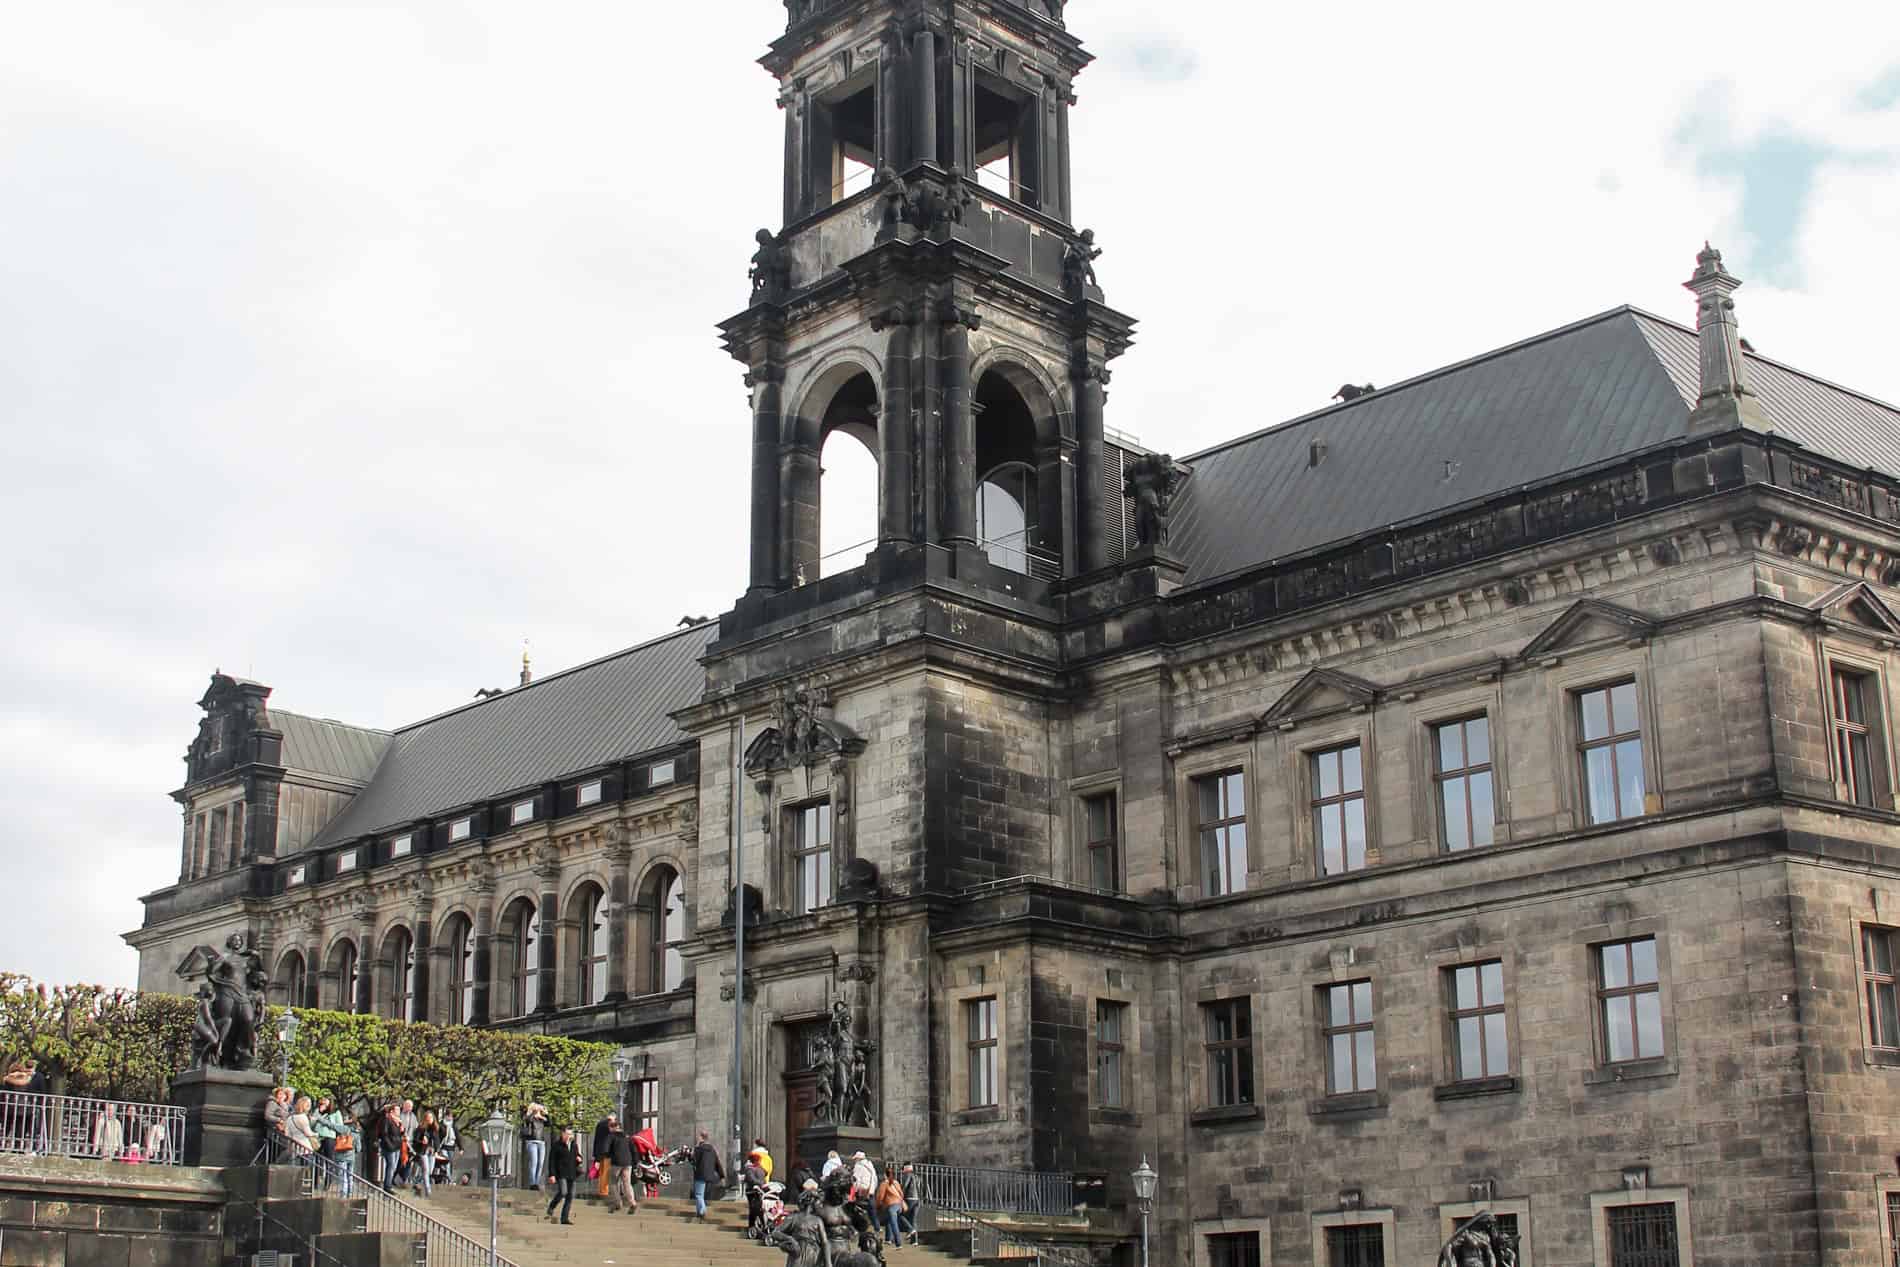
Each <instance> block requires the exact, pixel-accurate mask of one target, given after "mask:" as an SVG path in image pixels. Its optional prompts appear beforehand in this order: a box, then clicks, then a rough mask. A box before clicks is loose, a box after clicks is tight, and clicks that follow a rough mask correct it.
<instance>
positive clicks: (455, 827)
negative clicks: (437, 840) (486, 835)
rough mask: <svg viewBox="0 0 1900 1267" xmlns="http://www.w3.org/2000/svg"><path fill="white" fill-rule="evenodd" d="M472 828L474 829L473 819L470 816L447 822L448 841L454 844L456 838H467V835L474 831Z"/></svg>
mask: <svg viewBox="0 0 1900 1267" xmlns="http://www.w3.org/2000/svg"><path fill="white" fill-rule="evenodd" d="M474 830H475V820H474V819H472V818H458V819H456V820H455V821H454V822H452V823H450V824H449V843H450V844H454V843H455V842H456V841H458V840H467V839H468V838H469V836H470V835H471V834H472V833H473V832H474Z"/></svg>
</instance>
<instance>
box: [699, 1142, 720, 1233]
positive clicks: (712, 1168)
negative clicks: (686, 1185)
mask: <svg viewBox="0 0 1900 1267" xmlns="http://www.w3.org/2000/svg"><path fill="white" fill-rule="evenodd" d="M725 1181H726V1167H725V1163H723V1162H721V1161H720V1160H719V1150H718V1149H717V1148H714V1147H713V1146H712V1143H711V1141H709V1140H708V1139H707V1138H706V1132H705V1131H701V1132H700V1133H699V1143H698V1144H696V1145H694V1147H693V1213H695V1214H697V1215H698V1216H699V1217H700V1218H702V1219H704V1218H705V1217H706V1193H707V1191H708V1190H709V1189H711V1187H712V1186H713V1185H714V1184H715V1183H718V1184H723V1183H725Z"/></svg>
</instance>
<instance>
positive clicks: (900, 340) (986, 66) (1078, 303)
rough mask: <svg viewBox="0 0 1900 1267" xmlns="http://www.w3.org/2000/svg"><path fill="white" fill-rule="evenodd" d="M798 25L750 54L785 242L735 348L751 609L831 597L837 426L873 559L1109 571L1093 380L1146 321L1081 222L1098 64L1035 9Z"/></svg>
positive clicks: (1108, 512)
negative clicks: (755, 63) (742, 368)
mask: <svg viewBox="0 0 1900 1267" xmlns="http://www.w3.org/2000/svg"><path fill="white" fill-rule="evenodd" d="M789 10H790V22H789V25H788V28H787V30H786V33H785V34H784V36H783V37H781V38H780V39H779V40H778V41H777V42H776V43H775V44H774V45H773V46H772V50H771V52H770V53H768V54H767V55H766V56H765V58H763V59H762V60H763V64H764V66H765V67H766V68H767V69H768V70H770V71H771V72H772V73H773V74H774V75H775V76H776V77H777V78H778V81H779V84H780V94H779V104H780V105H781V107H782V108H783V110H784V114H785V157H784V162H785V195H784V219H785V223H784V227H783V228H782V229H781V230H780V231H778V232H777V233H773V232H771V231H770V230H761V231H760V233H759V238H758V246H759V250H758V252H757V254H756V255H755V257H754V260H753V270H752V281H753V290H752V302H751V305H750V306H749V307H748V308H747V309H746V311H745V312H743V313H741V314H740V315H738V316H736V317H734V318H732V319H731V320H729V321H727V322H725V323H724V325H723V326H722V327H721V329H722V331H723V333H724V335H725V341H726V346H727V347H728V348H729V349H730V350H731V352H732V354H733V356H735V357H736V358H737V359H739V360H741V361H744V362H745V364H746V367H747V371H748V373H747V381H748V383H749V384H750V386H751V388H752V415H753V448H752V531H751V582H750V589H749V593H750V594H751V595H753V596H757V595H760V594H766V593H772V592H776V591H780V590H785V589H789V588H793V587H796V586H799V585H803V584H807V583H809V582H811V581H815V580H817V579H818V575H819V544H818V517H819V506H820V500H821V497H822V495H823V494H822V489H821V475H820V464H819V453H820V448H821V446H822V445H823V443H824V441H825V439H826V437H827V436H829V435H830V434H831V433H832V432H833V431H836V430H840V429H842V430H844V431H846V432H848V433H849V434H851V435H853V436H855V437H857V438H858V439H860V440H862V441H863V442H864V443H865V445H866V447H867V448H869V449H870V450H871V451H872V453H874V454H875V455H876V458H877V465H878V493H879V496H878V503H879V513H878V529H877V540H878V542H879V544H880V545H899V544H904V545H925V546H938V547H943V548H944V549H946V550H948V551H950V552H951V553H952V554H953V555H954V556H956V557H958V558H962V559H966V560H967V559H970V558H972V557H976V558H987V559H989V560H990V561H992V562H995V563H998V564H1000V565H1001V566H1003V567H1005V568H1006V569H1009V570H1012V571H1015V572H1019V573H1020V572H1028V573H1032V574H1035V575H1038V576H1044V577H1052V576H1058V575H1060V576H1071V575H1075V574H1076V573H1078V572H1082V571H1088V570H1091V569H1094V568H1099V567H1101V566H1103V565H1104V564H1106V563H1107V562H1109V561H1110V560H1111V558H1113V557H1115V556H1116V555H1117V554H1118V553H1119V547H1120V539H1121V523H1120V514H1119V510H1120V507H1119V496H1120V491H1119V490H1120V473H1119V470H1118V469H1117V470H1114V471H1110V470H1108V469H1107V465H1106V463H1105V443H1104V434H1103V420H1102V406H1103V383H1104V382H1105V381H1106V379H1107V371H1106V368H1105V367H1106V365H1107V363H1108V361H1109V360H1110V359H1111V358H1113V357H1115V356H1116V355H1118V354H1119V353H1120V352H1121V351H1122V350H1123V349H1124V348H1125V347H1126V346H1127V345H1128V342H1129V334H1130V331H1131V329H1132V328H1133V324H1134V323H1133V322H1132V321H1131V320H1130V319H1129V318H1127V317H1125V316H1123V315H1122V314H1120V313H1118V312H1115V311H1114V310H1113V309H1111V308H1109V307H1107V306H1106V305H1105V304H1104V303H1103V302H1102V293H1101V291H1100V289H1099V288H1097V286H1096V285H1095V281H1094V273H1093V268H1092V265H1091V263H1090V260H1091V259H1092V257H1093V255H1094V254H1095V253H1096V250H1095V248H1094V247H1093V245H1092V241H1093V235H1092V234H1090V233H1087V232H1086V231H1083V232H1078V231H1077V229H1076V228H1075V217H1074V214H1073V210H1072V207H1071V200H1070V186H1069V108H1070V105H1071V103H1072V102H1073V100H1074V94H1073V92H1072V91H1071V85H1072V84H1073V82H1074V79H1075V76H1076V74H1077V73H1078V72H1079V71H1081V69H1082V68H1083V67H1084V66H1086V65H1087V64H1088V62H1089V60H1090V59H1089V55H1088V54H1087V53H1085V52H1083V50H1082V47H1081V45H1080V44H1079V43H1078V42H1077V41H1076V40H1075V39H1074V38H1073V37H1072V36H1070V35H1069V33H1068V32H1067V31H1066V30H1065V29H1064V28H1063V25H1062V20H1061V17H1060V16H1059V10H1060V5H1057V4H1052V3H1048V2H1046V0H1021V2H1012V0H996V2H995V3H987V4H980V5H971V4H967V3H953V2H951V0H793V2H792V3H791V4H790V5H789ZM1104 525H1106V530H1105V529H1104ZM951 566H954V564H952V565H951ZM966 570H967V569H966Z"/></svg>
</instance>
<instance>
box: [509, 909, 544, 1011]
mask: <svg viewBox="0 0 1900 1267" xmlns="http://www.w3.org/2000/svg"><path fill="white" fill-rule="evenodd" d="M534 917H535V910H534V903H533V902H531V901H529V900H528V899H527V898H525V897H520V898H516V899H515V900H514V901H513V902H510V903H509V904H508V910H507V912H506V913H505V914H504V915H503V916H502V922H501V935H502V944H503V946H504V947H505V948H506V950H507V959H508V962H507V964H506V969H507V975H506V978H505V979H506V980H507V982H508V1000H507V1002H508V1009H507V1012H506V1015H509V1016H526V1015H528V1013H530V1012H532V1011H534V1009H535V1008H536V1007H537V1006H539V1005H540V1002H541V977H540V966H541V947H540V939H539V937H538V936H537V935H536V931H535V927H534Z"/></svg>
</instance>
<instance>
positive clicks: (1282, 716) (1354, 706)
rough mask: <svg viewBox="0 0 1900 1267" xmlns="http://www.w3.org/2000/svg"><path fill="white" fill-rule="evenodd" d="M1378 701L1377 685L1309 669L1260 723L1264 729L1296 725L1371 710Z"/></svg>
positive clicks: (1325, 670) (1333, 672) (1335, 670)
mask: <svg viewBox="0 0 1900 1267" xmlns="http://www.w3.org/2000/svg"><path fill="white" fill-rule="evenodd" d="M1378 702H1379V687H1378V685H1377V684H1375V683H1372V682H1368V681H1366V680H1365V679H1364V678H1361V677H1354V676H1353V675H1352V674H1350V673H1341V672H1339V671H1338V670H1337V669H1313V670H1310V671H1309V672H1308V673H1307V674H1306V676H1305V677H1303V678H1301V679H1300V680H1299V681H1297V682H1295V683H1294V684H1293V685H1292V686H1290V687H1288V688H1287V691H1286V694H1284V695H1282V696H1281V697H1280V698H1279V700H1278V701H1276V702H1275V703H1274V705H1273V707H1272V708H1269V709H1268V710H1267V711H1266V713H1265V714H1263V715H1262V717H1261V719H1260V720H1261V721H1262V722H1263V723H1265V724H1266V725H1268V726H1276V727H1287V726H1296V725H1298V724H1299V723H1300V722H1303V721H1307V720H1309V719H1311V718H1315V717H1330V716H1332V715H1333V714H1334V713H1345V712H1352V711H1355V710H1359V709H1366V708H1371V707H1372V706H1373V705H1374V704H1376V703H1378Z"/></svg>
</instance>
